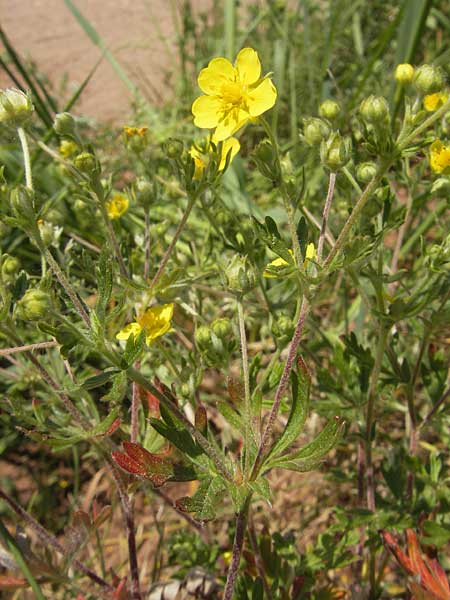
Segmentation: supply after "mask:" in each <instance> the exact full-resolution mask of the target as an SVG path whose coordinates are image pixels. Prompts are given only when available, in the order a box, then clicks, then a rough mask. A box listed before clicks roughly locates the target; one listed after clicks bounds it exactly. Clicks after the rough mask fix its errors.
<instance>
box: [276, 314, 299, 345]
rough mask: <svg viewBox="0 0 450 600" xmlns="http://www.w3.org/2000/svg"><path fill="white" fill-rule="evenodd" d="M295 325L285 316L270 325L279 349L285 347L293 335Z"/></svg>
mask: <svg viewBox="0 0 450 600" xmlns="http://www.w3.org/2000/svg"><path fill="white" fill-rule="evenodd" d="M294 330H295V324H294V323H293V321H292V319H290V318H289V317H288V316H287V315H280V316H279V317H278V319H277V320H276V321H274V322H273V323H272V333H273V335H274V336H275V337H276V339H277V343H278V344H279V345H280V347H283V346H286V345H287V344H288V343H289V342H290V340H291V339H292V336H293V335H294Z"/></svg>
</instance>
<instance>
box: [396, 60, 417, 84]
mask: <svg viewBox="0 0 450 600" xmlns="http://www.w3.org/2000/svg"><path fill="white" fill-rule="evenodd" d="M413 77H414V67H413V66H412V65H410V64H409V63H403V64H401V65H397V68H396V69H395V79H396V80H397V81H398V82H399V83H400V84H401V85H407V84H408V83H411V81H412V79H413Z"/></svg>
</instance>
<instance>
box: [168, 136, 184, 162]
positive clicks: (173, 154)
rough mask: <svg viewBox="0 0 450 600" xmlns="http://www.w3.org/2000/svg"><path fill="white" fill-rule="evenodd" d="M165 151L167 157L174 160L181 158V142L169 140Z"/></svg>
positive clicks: (182, 145) (182, 147)
mask: <svg viewBox="0 0 450 600" xmlns="http://www.w3.org/2000/svg"><path fill="white" fill-rule="evenodd" d="M165 149H166V154H167V156H168V157H169V158H171V159H173V160H175V159H177V158H181V157H182V156H183V151H184V144H183V142H182V141H181V140H177V139H175V138H170V139H169V140H168V141H167V142H166V144H165Z"/></svg>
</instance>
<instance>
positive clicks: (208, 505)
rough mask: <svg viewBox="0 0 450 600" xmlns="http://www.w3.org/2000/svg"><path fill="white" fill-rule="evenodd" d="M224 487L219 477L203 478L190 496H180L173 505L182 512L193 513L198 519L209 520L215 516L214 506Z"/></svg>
mask: <svg viewBox="0 0 450 600" xmlns="http://www.w3.org/2000/svg"><path fill="white" fill-rule="evenodd" d="M225 489H226V485H225V483H224V481H223V479H222V478H221V477H212V478H211V479H205V480H203V481H202V482H201V484H200V487H199V488H198V490H197V491H196V492H195V494H194V495H193V496H192V497H188V496H186V497H184V498H180V499H179V500H177V501H176V502H175V506H176V507H177V508H178V510H181V511H183V512H189V513H194V516H195V518H196V519H197V520H198V521H211V520H212V519H214V517H215V516H216V513H215V508H216V505H217V504H218V502H219V500H220V499H221V497H222V492H223V491H224V490H225Z"/></svg>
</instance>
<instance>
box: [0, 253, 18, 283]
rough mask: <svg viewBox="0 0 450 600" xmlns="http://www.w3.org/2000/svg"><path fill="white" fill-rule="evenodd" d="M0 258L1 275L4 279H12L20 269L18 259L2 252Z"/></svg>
mask: <svg viewBox="0 0 450 600" xmlns="http://www.w3.org/2000/svg"><path fill="white" fill-rule="evenodd" d="M2 258H3V262H2V276H3V278H4V279H12V278H13V277H14V276H15V275H16V274H17V273H18V271H19V269H20V260H19V259H18V258H16V257H15V256H8V254H4V255H3V257H2Z"/></svg>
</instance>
